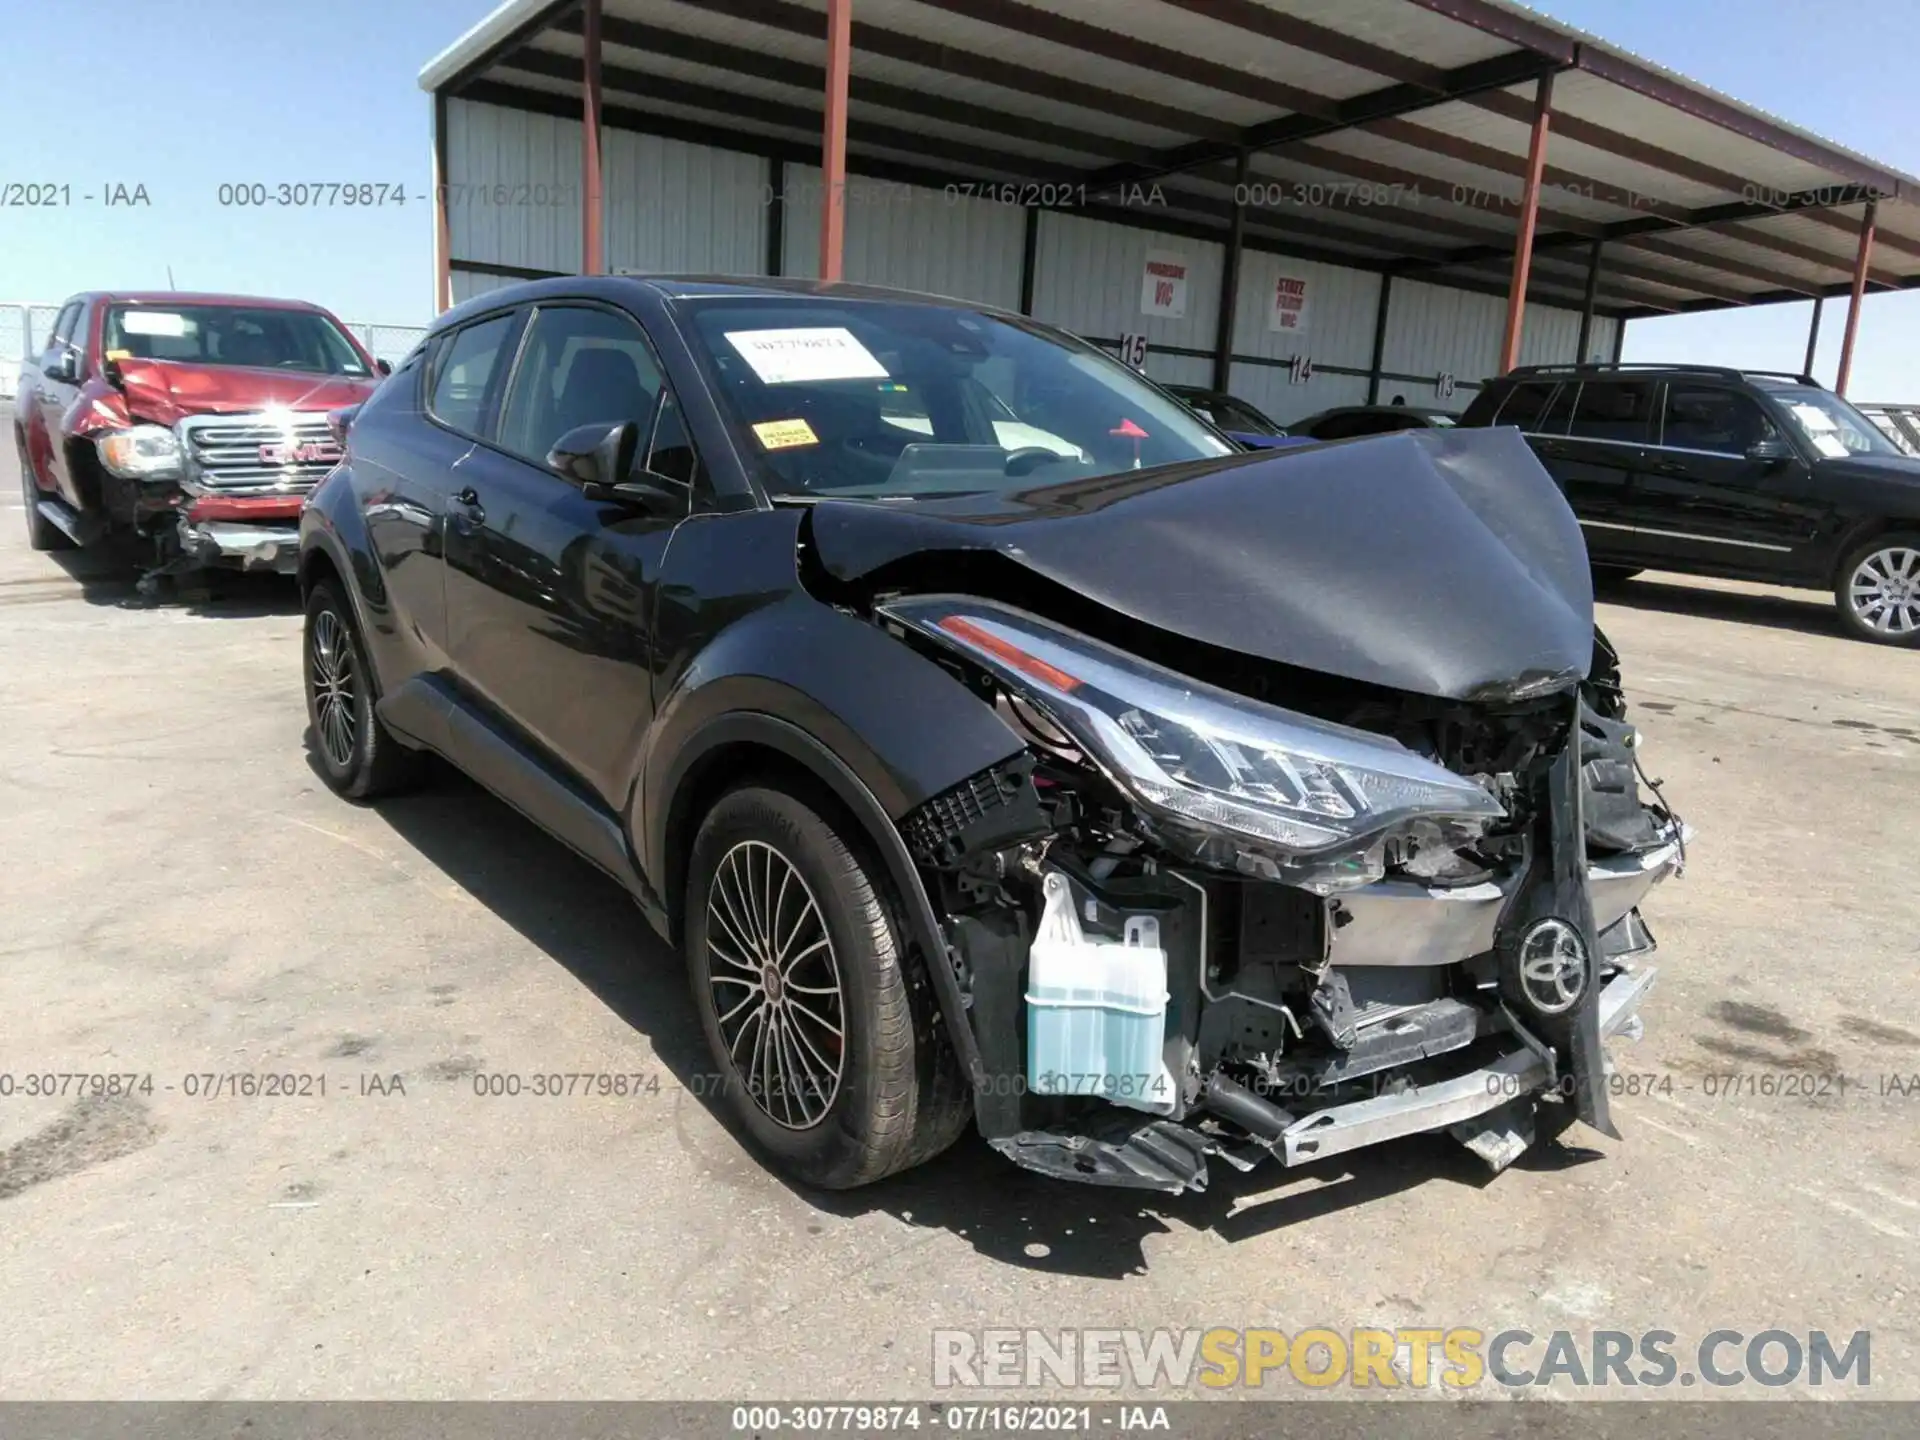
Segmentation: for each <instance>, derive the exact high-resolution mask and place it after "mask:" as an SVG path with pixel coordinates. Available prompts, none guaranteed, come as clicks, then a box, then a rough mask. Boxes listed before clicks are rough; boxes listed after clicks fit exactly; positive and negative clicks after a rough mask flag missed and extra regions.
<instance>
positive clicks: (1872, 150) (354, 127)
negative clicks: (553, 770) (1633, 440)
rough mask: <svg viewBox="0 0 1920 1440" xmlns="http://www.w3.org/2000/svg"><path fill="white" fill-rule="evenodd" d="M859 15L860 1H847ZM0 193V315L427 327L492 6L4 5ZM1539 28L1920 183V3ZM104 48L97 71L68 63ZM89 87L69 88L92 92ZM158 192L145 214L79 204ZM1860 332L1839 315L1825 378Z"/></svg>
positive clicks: (1695, 13)
mask: <svg viewBox="0 0 1920 1440" xmlns="http://www.w3.org/2000/svg"><path fill="white" fill-rule="evenodd" d="M855 6H856V9H857V8H858V0H855ZM6 8H7V10H8V12H9V13H8V14H7V16H6V18H5V23H4V26H3V27H0V33H4V34H6V36H7V40H8V45H7V59H8V62H9V63H8V65H7V86H6V103H5V114H6V115H7V118H8V124H7V140H6V142H5V147H4V149H0V157H4V158H0V182H4V181H10V180H15V181H53V182H56V183H60V182H65V183H68V184H70V185H71V186H72V187H73V193H74V197H75V203H74V206H73V208H70V209H52V210H37V211H36V210H19V209H4V210H0V299H36V300H38V299H59V298H61V297H62V296H65V295H67V294H69V293H71V292H73V291H75V290H80V289H85V288H88V287H90V286H105V285H124V286H164V285H165V284H166V283H167V269H166V267H167V266H169V265H171V266H172V267H173V276H174V279H175V281H176V282H177V283H178V284H179V285H180V286H181V288H183V289H185V288H189V287H199V288H205V289H218V290H243V291H255V292H261V293H266V294H290V295H300V296H304V297H306V298H309V299H313V300H317V301H319V302H320V303H322V304H324V305H328V306H330V307H331V308H333V309H334V310H336V311H338V312H339V313H340V314H342V315H344V316H346V317H348V318H350V319H355V320H382V321H389V322H392V323H398V324H404V323H418V322H420V321H423V320H424V319H425V318H427V315H428V312H429V308H430V303H431V296H432V254H433V251H432V222H431V216H430V212H429V209H428V206H427V204H426V203H425V202H424V200H421V199H415V198H413V197H416V196H424V195H425V194H426V192H427V189H428V186H429V183H430V163H431V162H430V157H429V153H428V150H429V142H428V132H429V102H428V99H427V97H426V96H425V95H424V94H422V93H421V91H420V90H419V89H418V88H417V86H416V85H415V83H414V76H415V75H416V74H417V73H418V72H419V69H420V67H421V65H422V64H424V63H425V62H426V60H427V59H428V58H429V57H430V56H432V55H433V54H435V53H436V52H438V51H439V50H440V49H441V48H443V47H444V46H445V45H446V44H447V43H448V42H449V41H451V40H452V39H453V38H454V37H455V36H457V35H458V34H460V33H461V32H462V31H464V30H466V29H467V28H468V27H469V26H471V25H472V24H473V23H474V22H475V21H477V20H478V19H479V18H480V17H481V16H482V15H483V14H485V13H486V12H487V11H488V10H489V9H490V8H492V6H491V3H490V0H329V3H325V4H315V3H312V0H300V3H295V0H191V3H172V4H167V3H156V0H79V3H70V4H61V3H54V0H19V3H13V4H9V5H8V6H7V7H6ZM1539 8H1541V9H1544V10H1545V11H1546V12H1547V13H1549V14H1551V15H1554V16H1555V17H1557V18H1559V19H1561V20H1564V21H1567V22H1568V23H1570V24H1574V25H1578V26H1580V27H1581V28H1583V29H1586V30H1589V31H1592V32H1593V33H1595V34H1597V35H1601V36H1604V37H1605V38H1606V39H1608V40H1610V41H1613V42H1614V43H1616V44H1619V45H1623V46H1625V47H1626V48H1628V49H1630V50H1633V51H1636V52H1637V53H1639V54H1641V55H1644V56H1646V57H1647V58H1649V59H1652V60H1655V61H1658V62H1659V63H1661V64H1664V65H1667V66H1670V67H1671V68H1673V69H1675V70H1678V71H1680V72H1682V73H1683V74H1686V75H1691V76H1694V77H1696V78H1697V79H1700V80H1702V81H1705V82H1706V83H1707V84H1710V85H1712V86H1714V87H1716V88H1718V89H1720V90H1722V91H1725V92H1726V93H1728V94H1730V95H1733V96H1736V97H1738V98H1739V99H1742V100H1745V101H1748V102H1750V103H1752V104H1755V105H1759V106H1761V107H1762V108H1764V109H1767V110H1770V111H1772V112H1774V113H1775V114H1777V115H1780V116H1782V117H1784V118H1786V119H1788V120H1791V121H1793V122H1794V123H1796V124H1798V125H1801V126H1803V127H1805V128H1807V129H1811V130H1813V131H1815V132H1817V133H1819V134H1822V135H1827V136H1830V137H1832V138H1833V139H1835V140H1838V141H1840V142H1841V143H1843V144H1847V145H1850V146H1852V147H1853V148H1855V149H1857V150H1861V151H1864V152H1865V153H1866V154H1868V155H1871V156H1873V157H1874V158H1876V159H1878V160H1882V161H1884V162H1886V163H1888V164H1890V165H1893V166H1895V167H1896V168H1898V169H1901V170H1905V171H1908V172H1910V173H1914V174H1920V95H1917V94H1916V86H1915V82H1914V71H1913V58H1912V47H1911V46H1910V45H1908V44H1906V43H1905V42H1904V40H1903V38H1902V37H1904V36H1906V35H1907V34H1908V33H1909V31H1910V29H1911V24H1912V20H1913V18H1914V13H1915V12H1914V10H1913V6H1912V0H1828V3H1826V4H1824V5H1822V6H1819V7H1809V6H1807V5H1806V4H1804V3H1789V0H1542V3H1541V4H1540V6H1539ZM82 34H85V35H88V36H89V37H90V41H89V43H91V44H92V45H93V46H95V47H96V48H95V52H94V55H93V57H92V58H90V59H87V60H84V61H83V60H81V59H80V58H77V57H76V55H75V54H74V52H73V51H72V50H71V49H70V48H66V47H69V46H70V45H71V44H72V42H73V41H74V39H75V37H76V36H79V35H82ZM83 75H84V76H86V77H88V78H87V80H86V82H85V83H84V84H76V80H77V79H78V77H81V76H83ZM299 180H320V181H349V180H351V181H356V182H357V181H371V182H378V183H384V184H388V185H393V184H402V183H403V184H404V185H405V186H406V191H407V194H408V197H409V199H408V202H407V204H406V205H405V206H402V207H389V208H383V209H373V210H357V209H351V210H350V209H306V210H300V209H273V208H268V209H265V210H254V209H238V208H230V207H222V206H221V205H220V204H219V203H218V196H219V187H220V185H221V184H222V183H223V182H246V181H260V182H265V183H278V182H280V181H289V182H291V181H299ZM114 183H120V184H125V185H126V186H128V187H129V188H131V187H132V186H133V185H135V184H143V185H145V187H146V190H147V193H148V195H149V196H150V197H151V202H152V203H151V205H149V206H146V207H139V208H131V209H129V208H119V207H115V208H111V209H109V208H104V207H102V206H100V205H99V204H98V202H97V201H96V202H95V203H93V204H88V203H86V202H83V201H81V200H80V199H79V196H80V194H81V193H82V192H83V191H84V192H89V193H93V194H95V195H96V196H97V195H99V194H100V193H101V191H102V188H103V187H104V186H107V185H110V184H114ZM1810 308H1811V307H1810V306H1809V305H1806V304H1796V305H1770V306H1764V307H1760V308H1757V309H1753V310H1747V311H1728V312H1721V313H1718V314H1713V315H1702V316H1686V317H1678V318H1674V319H1667V320H1655V321H1639V322H1636V323H1635V324H1634V325H1633V326H1631V327H1630V328H1629V330H1628V332H1627V334H1628V339H1627V351H1626V354H1627V358H1628V359H1656V358H1658V359H1669V360H1691V361H1704V362H1724V363H1729V364H1747V365H1755V366H1768V367H1776V368H1777V367H1785V366H1794V367H1797V366H1798V365H1799V364H1800V361H1801V359H1802V358H1803V352H1804V348H1805V344H1806V325H1807V315H1808V311H1809V310H1810ZM1845 317H1846V304H1845V302H1844V301H1829V302H1828V304H1827V309H1826V315H1825V318H1824V320H1823V321H1822V326H1821V329H1822V337H1823V338H1822V340H1821V345H1820V357H1819V362H1818V365H1817V367H1816V368H1817V370H1818V372H1819V373H1820V375H1821V376H1822V378H1823V379H1826V380H1827V381H1829V382H1831V380H1832V378H1833V370H1834V366H1835V364H1836V362H1837V357H1838V354H1839V346H1840V334H1841V330H1842V327H1843V325H1844V322H1845ZM1916 322H1920V292H1915V293H1913V294H1902V295H1884V296H1876V297H1872V298H1870V299H1869V300H1868V301H1867V303H1866V307H1865V313H1864V315H1863V317H1862V325H1861V339H1860V345H1859V350H1858V352H1857V355H1856V358H1855V362H1854V363H1855V372H1854V383H1853V385H1852V386H1851V390H1852V393H1853V394H1854V396H1855V397H1857V398H1861V399H1870V400H1871V399H1908V400H1920V324H1917V323H1916Z"/></svg>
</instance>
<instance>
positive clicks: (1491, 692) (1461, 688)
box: [813, 431, 1593, 699]
mask: <svg viewBox="0 0 1920 1440" xmlns="http://www.w3.org/2000/svg"><path fill="white" fill-rule="evenodd" d="M1354 443H1358V442H1354ZM1359 453H1361V452H1355V451H1353V450H1351V449H1350V448H1348V447H1347V446H1343V445H1337V446H1314V447H1311V448H1308V449H1300V450H1290V451H1285V452H1280V453H1277V454H1272V455H1263V456H1257V457H1256V456H1244V457H1235V458H1232V459H1228V460H1224V461H1217V462H1210V463H1200V464H1196V465H1190V466H1184V467H1171V468H1167V469H1163V470H1161V471H1158V472H1155V473H1152V474H1144V473H1143V474H1141V475H1139V476H1133V475H1124V474H1123V475H1116V476H1108V477H1105V478H1102V479H1099V480H1094V481H1089V482H1086V483H1083V484H1071V485H1065V486H1052V487H1048V488H1044V489H1036V490H1030V491H1026V492H1024V493H1021V494H1018V495H1014V496H1006V497H997V496H978V497H968V498H963V499H954V500H930V501H928V502H926V503H924V504H920V505H915V506H913V507H911V508H902V507H898V506H881V505H872V504H860V503H849V502H833V501H825V502H822V503H820V504H819V505H817V506H816V507H815V510H814V523H813V538H814V543H815V545H816V546H817V548H818V550H819V554H820V559H821V563H822V564H823V565H824V566H825V567H826V568H827V569H828V570H829V571H830V572H832V574H834V575H835V576H836V577H838V578H841V579H845V580H853V579H858V578H860V577H862V576H863V575H866V574H868V573H869V572H872V571H875V570H879V569H881V568H882V567H885V566H890V565H895V566H901V567H904V568H909V569H910V568H911V565H912V563H913V557H915V556H917V555H922V554H925V553H928V552H940V551H949V552H950V551H966V550H983V549H991V550H995V551H997V552H999V553H1000V554H1002V555H1004V556H1005V557H1007V558H1008V559H1010V560H1013V561H1015V562H1017V563H1018V564H1020V565H1022V566H1024V567H1026V568H1028V569H1030V570H1032V571H1034V572H1035V573H1037V574H1039V575H1042V576H1044V577H1046V578H1047V579H1049V580H1052V581H1054V582H1056V583H1058V584H1060V585H1062V586H1064V587H1066V588H1067V589H1070V590H1073V591H1075V592H1077V593H1079V594H1080V595H1083V596H1085V597H1086V598H1087V599H1089V600H1092V601H1094V602H1096V603H1098V604H1100V605H1103V606H1106V607H1108V608H1109V609H1111V610H1114V611H1116V612H1118V613H1120V614H1123V615H1126V616H1128V617H1130V618H1132V619H1135V620H1138V621H1141V622H1144V623H1146V624H1148V625H1152V626H1155V627H1157V628H1159V629H1161V630H1165V631H1169V632H1171V633H1173V634H1175V635H1178V636H1181V637H1184V638H1186V639H1188V640H1195V641H1199V642H1201V643H1203V644H1207V645H1213V646H1217V647H1219V648H1221V649H1224V650H1233V651H1238V652H1241V653H1244V654H1248V655H1255V656H1258V657H1260V658H1262V659H1266V660H1272V661H1275V662H1278V663H1280V664H1283V665H1290V666H1294V667H1296V668H1299V669H1302V670H1313V671H1319V672H1323V673H1326V674H1332V675H1340V676H1344V677H1346V678H1348V679H1351V680H1357V681H1361V682H1363V683H1367V684H1374V685H1381V686H1386V687H1389V688H1392V689H1395V690H1405V691H1411V692H1414V693H1416V694H1421V695H1434V696H1441V697H1444V698H1448V699H1468V698H1478V699H1494V698H1498V697H1502V696H1511V695H1516V694H1533V693H1540V692H1542V691H1545V690H1553V689H1564V688H1567V687H1568V686H1570V685H1572V684H1574V683H1575V682H1576V681H1578V680H1579V679H1580V677H1582V676H1583V675H1585V674H1586V671H1587V666H1588V663H1589V661H1590V660H1591V658H1592V652H1593V586H1592V579H1591V576H1590V575H1589V573H1588V569H1587V557H1586V548H1585V546H1584V544H1583V543H1582V541H1581V538H1580V531H1579V527H1578V525H1577V524H1576V523H1575V521H1574V517H1573V514H1572V512H1571V511H1570V510H1569V509H1568V508H1567V507H1566V505H1565V503H1564V502H1563V501H1562V500H1561V499H1560V496H1559V494H1558V492H1557V491H1556V490H1555V489H1554V486H1553V483H1552V481H1551V479H1550V478H1549V477H1548V476H1547V474H1546V472H1545V471H1543V470H1542V469H1541V468H1540V466H1539V465H1538V464H1537V463H1536V462H1535V461H1534V459H1533V457H1532V456H1531V454H1529V453H1528V451H1527V448H1526V446H1525V444H1524V443H1523V442H1521V440H1520V439H1519V437H1518V436H1514V435H1510V434H1505V433H1491V432H1486V431H1481V432H1478V433H1475V434H1454V433H1452V432H1449V431H1405V432H1401V433H1397V434H1394V435H1389V436H1383V437H1380V438H1379V439H1378V440H1377V441H1375V442H1374V443H1372V444H1370V445H1368V447H1367V449H1366V450H1365V451H1364V455H1365V460H1364V462H1363V463H1358V462H1357V456H1358V454H1359ZM1360 556H1364V557H1365V559H1364V561H1360V560H1357V559H1356V557H1360ZM1441 595H1444V596H1445V597H1446V604H1445V605H1444V606H1441V605H1436V604H1434V603H1433V602H1434V600H1435V598H1436V597H1438V596H1441Z"/></svg>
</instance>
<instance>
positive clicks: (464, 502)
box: [447, 485, 487, 524]
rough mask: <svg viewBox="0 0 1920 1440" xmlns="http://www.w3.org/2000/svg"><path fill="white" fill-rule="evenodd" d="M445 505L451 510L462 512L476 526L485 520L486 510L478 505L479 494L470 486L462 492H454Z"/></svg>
mask: <svg viewBox="0 0 1920 1440" xmlns="http://www.w3.org/2000/svg"><path fill="white" fill-rule="evenodd" d="M447 503H448V506H449V507H450V508H452V509H456V510H461V511H464V512H465V513H466V516H467V518H468V519H469V520H472V521H474V522H475V523H476V524H479V523H483V522H485V520H486V518H487V512H486V508H485V507H484V506H482V505H481V503H480V492H479V491H478V490H476V489H474V488H473V487H472V486H471V485H469V486H467V487H466V488H465V489H464V490H457V491H455V492H454V494H453V498H452V499H451V500H449V501H448V502H447Z"/></svg>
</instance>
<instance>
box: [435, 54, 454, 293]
mask: <svg viewBox="0 0 1920 1440" xmlns="http://www.w3.org/2000/svg"><path fill="white" fill-rule="evenodd" d="M452 245H453V235H452V230H451V227H450V226H449V225H448V224H447V97H446V96H445V95H443V94H441V93H440V92H439V91H438V90H436V91H434V92H433V313H434V314H436V315H444V314H446V313H447V311H449V310H451V309H452V308H453V251H452Z"/></svg>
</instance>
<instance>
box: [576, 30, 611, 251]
mask: <svg viewBox="0 0 1920 1440" xmlns="http://www.w3.org/2000/svg"><path fill="white" fill-rule="evenodd" d="M583 8H584V10H585V14H584V15H583V17H582V23H581V29H582V31H583V32H584V34H585V36H586V42H587V43H586V50H587V53H586V61H585V65H586V76H585V81H586V83H585V85H584V87H583V88H584V91H585V100H584V104H583V105H582V107H581V114H580V123H581V128H582V131H583V134H582V141H583V143H582V144H581V146H580V233H581V245H580V273H581V274H583V275H599V274H601V273H602V272H604V271H605V270H606V268H607V265H606V256H605V254H604V253H603V252H602V245H603V240H604V237H603V236H602V234H601V218H600V200H601V195H600V182H601V168H600V0H586V4H585V6H584V7H583Z"/></svg>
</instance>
